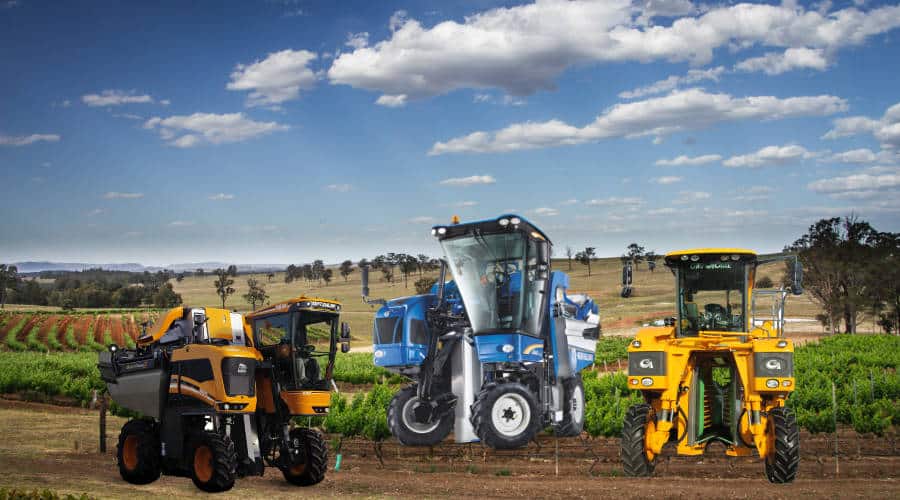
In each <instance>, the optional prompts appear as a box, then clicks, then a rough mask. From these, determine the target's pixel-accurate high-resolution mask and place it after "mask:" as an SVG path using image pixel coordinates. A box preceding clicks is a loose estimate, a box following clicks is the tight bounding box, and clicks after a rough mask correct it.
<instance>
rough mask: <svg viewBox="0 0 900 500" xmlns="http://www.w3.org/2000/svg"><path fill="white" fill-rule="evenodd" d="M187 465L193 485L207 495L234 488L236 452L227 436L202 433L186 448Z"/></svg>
mask: <svg viewBox="0 0 900 500" xmlns="http://www.w3.org/2000/svg"><path fill="white" fill-rule="evenodd" d="M188 450H189V453H190V455H189V456H188V462H187V463H188V465H189V466H190V469H191V479H192V480H193V481H194V485H195V486H197V488H200V489H201V490H203V491H206V492H209V493H218V492H221V491H228V490H230V489H231V488H232V487H233V486H234V478H235V474H236V471H237V452H235V449H234V443H233V442H232V441H231V439H230V438H229V437H228V436H220V435H218V434H216V433H215V432H202V433H199V434H197V435H196V436H195V437H194V438H193V439H192V440H191V446H189V447H188Z"/></svg>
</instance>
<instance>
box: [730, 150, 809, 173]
mask: <svg viewBox="0 0 900 500" xmlns="http://www.w3.org/2000/svg"><path fill="white" fill-rule="evenodd" d="M816 156H818V154H817V153H814V152H811V151H807V149H806V148H804V147H803V146H798V145H796V144H790V145H786V146H766V147H764V148H762V149H760V150H759V151H756V152H754V153H750V154H745V155H739V156H732V157H731V158H728V159H727V160H725V161H723V162H722V165H725V166H726V167H731V168H740V167H747V168H757V167H763V166H767V165H785V164H788V163H793V162H798V161H800V160H806V159H809V158H815V157H816Z"/></svg>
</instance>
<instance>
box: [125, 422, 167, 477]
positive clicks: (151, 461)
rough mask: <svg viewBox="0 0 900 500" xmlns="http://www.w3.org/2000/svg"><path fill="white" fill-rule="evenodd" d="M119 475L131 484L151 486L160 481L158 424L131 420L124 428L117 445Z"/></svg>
mask: <svg viewBox="0 0 900 500" xmlns="http://www.w3.org/2000/svg"><path fill="white" fill-rule="evenodd" d="M116 460H117V461H118V463H119V474H120V475H121V476H122V479H124V480H126V481H128V482H129V483H131V484H149V483H152V482H153V481H156V480H157V479H159V474H160V446H159V433H158V427H157V426H156V423H155V422H154V421H152V420H147V419H134V420H129V421H128V422H126V423H125V425H124V426H122V431H121V432H120V433H119V443H118V444H117V445H116Z"/></svg>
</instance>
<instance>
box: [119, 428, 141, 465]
mask: <svg viewBox="0 0 900 500" xmlns="http://www.w3.org/2000/svg"><path fill="white" fill-rule="evenodd" d="M122 462H123V464H124V465H125V468H126V469H128V470H134V469H136V468H137V465H138V438H137V436H134V435H132V436H128V437H126V438H125V442H124V443H123V444H122Z"/></svg>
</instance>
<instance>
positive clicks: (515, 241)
mask: <svg viewBox="0 0 900 500" xmlns="http://www.w3.org/2000/svg"><path fill="white" fill-rule="evenodd" d="M539 244H546V243H539V242H537V241H534V240H531V239H528V238H527V237H526V235H524V234H522V233H519V232H507V233H498V234H487V235H467V236H461V237H458V238H453V239H446V240H443V241H442V242H441V245H442V246H443V247H444V254H445V255H446V256H447V261H448V263H449V266H450V271H451V272H452V273H453V279H454V281H455V282H456V284H457V286H458V287H459V292H460V295H461V296H462V299H463V304H464V305H465V306H466V313H467V314H468V316H469V322H470V323H471V325H472V330H473V331H474V333H485V332H491V331H498V330H514V331H517V332H522V333H526V334H529V335H535V336H538V335H540V331H541V324H540V323H541V318H542V312H543V309H544V307H543V301H542V294H541V292H542V291H543V289H544V288H545V284H546V277H545V276H543V275H542V273H540V272H538V271H539V269H538V248H537V247H538V245H539ZM523 278H524V279H523Z"/></svg>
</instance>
